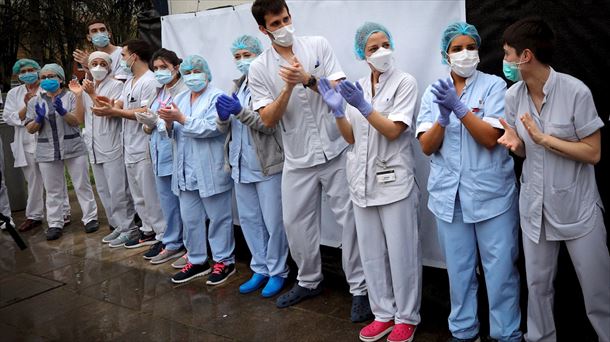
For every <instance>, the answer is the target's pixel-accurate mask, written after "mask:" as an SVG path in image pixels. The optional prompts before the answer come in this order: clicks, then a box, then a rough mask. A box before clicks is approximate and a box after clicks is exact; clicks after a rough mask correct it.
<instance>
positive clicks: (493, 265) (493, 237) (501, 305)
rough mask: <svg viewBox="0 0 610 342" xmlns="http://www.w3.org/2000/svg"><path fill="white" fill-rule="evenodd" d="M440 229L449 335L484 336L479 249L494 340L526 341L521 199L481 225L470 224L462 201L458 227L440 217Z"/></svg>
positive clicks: (458, 208) (455, 217) (457, 206)
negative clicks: (481, 333) (520, 262)
mask: <svg viewBox="0 0 610 342" xmlns="http://www.w3.org/2000/svg"><path fill="white" fill-rule="evenodd" d="M436 224H437V227H438V239H439V243H440V245H441V250H442V251H443V253H444V255H445V260H446V263H447V272H448V273H449V287H450V294H451V313H450V314H449V330H450V331H451V333H452V334H453V336H454V337H457V338H460V339H468V338H473V337H475V336H476V335H477V334H478V333H479V320H478V318H477V289H478V282H477V277H476V267H477V259H478V258H477V249H478V253H480V254H481V261H482V263H483V265H482V266H483V271H484V272H485V283H486V285H487V297H488V300H489V323H490V335H491V337H492V338H494V339H497V340H498V341H516V342H517V341H521V331H520V330H519V325H520V322H521V311H520V308H519V271H518V270H517V267H516V264H515V263H516V260H517V257H518V254H519V244H518V229H519V213H518V205H517V196H516V194H515V200H514V201H513V204H512V206H511V207H510V209H509V210H508V211H506V212H504V213H502V214H500V215H498V216H496V217H494V218H491V219H488V220H485V221H482V222H477V223H464V221H463V218H462V209H461V205H460V201H459V197H456V204H455V211H454V215H453V222H452V223H448V222H445V221H442V220H439V219H438V218H437V219H436ZM477 247H478V248H477Z"/></svg>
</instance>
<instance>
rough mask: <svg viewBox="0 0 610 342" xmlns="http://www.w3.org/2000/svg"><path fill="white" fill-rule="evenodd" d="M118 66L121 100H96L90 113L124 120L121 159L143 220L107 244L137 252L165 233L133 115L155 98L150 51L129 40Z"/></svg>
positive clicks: (147, 158) (144, 144) (141, 134)
mask: <svg viewBox="0 0 610 342" xmlns="http://www.w3.org/2000/svg"><path fill="white" fill-rule="evenodd" d="M121 56H122V57H121V58H122V59H121V65H122V67H123V70H124V71H125V72H126V73H128V74H129V75H130V77H129V79H128V80H127V82H125V85H124V86H123V92H122V93H121V100H119V101H114V100H112V99H101V98H98V99H97V106H96V107H93V109H92V110H93V113H94V114H96V115H101V116H116V117H120V118H122V120H123V134H122V138H123V155H124V158H125V165H126V168H127V182H128V184H129V190H130V191H131V195H132V197H133V201H134V205H135V209H136V212H138V214H139V216H140V218H141V219H142V227H141V228H140V231H139V232H138V230H137V228H131V229H129V231H125V232H120V234H118V235H117V236H116V238H115V239H114V240H112V241H110V242H109V243H108V245H109V246H110V247H126V248H139V247H143V246H152V245H154V244H156V243H157V242H158V241H161V238H162V237H163V232H164V231H165V218H164V217H163V213H162V212H161V205H160V203H159V195H158V194H157V187H156V182H155V175H154V173H153V170H152V163H151V160H150V154H149V152H148V150H149V148H148V141H149V139H150V136H149V135H148V134H146V133H144V131H143V129H142V124H141V123H139V122H137V121H136V116H135V113H136V112H138V111H146V110H147V108H148V104H149V103H151V102H152V101H153V99H154V98H155V97H156V96H157V87H158V84H159V83H157V81H156V80H155V75H154V73H153V72H152V71H150V69H149V67H148V62H149V61H150V58H151V57H152V49H151V47H150V45H149V44H148V43H146V42H145V41H143V40H129V41H127V42H125V43H124V44H123V49H122V50H121Z"/></svg>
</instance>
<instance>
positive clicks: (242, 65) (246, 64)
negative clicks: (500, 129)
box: [235, 58, 254, 75]
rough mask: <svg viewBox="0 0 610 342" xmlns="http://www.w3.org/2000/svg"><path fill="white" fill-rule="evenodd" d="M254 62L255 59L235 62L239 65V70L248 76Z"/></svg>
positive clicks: (243, 59)
mask: <svg viewBox="0 0 610 342" xmlns="http://www.w3.org/2000/svg"><path fill="white" fill-rule="evenodd" d="M252 61H254V58H242V59H240V60H238V61H237V62H235V64H237V69H238V70H239V71H241V73H242V74H244V75H247V74H248V70H249V69H250V64H252Z"/></svg>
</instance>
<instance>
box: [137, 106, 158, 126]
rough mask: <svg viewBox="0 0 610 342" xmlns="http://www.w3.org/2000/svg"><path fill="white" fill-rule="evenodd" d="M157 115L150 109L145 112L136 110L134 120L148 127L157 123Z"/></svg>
mask: <svg viewBox="0 0 610 342" xmlns="http://www.w3.org/2000/svg"><path fill="white" fill-rule="evenodd" d="M158 119H159V116H158V115H157V113H154V112H153V111H151V110H147V111H145V112H136V120H137V121H138V122H139V123H141V124H143V125H146V126H148V127H155V126H156V125H157V120H158Z"/></svg>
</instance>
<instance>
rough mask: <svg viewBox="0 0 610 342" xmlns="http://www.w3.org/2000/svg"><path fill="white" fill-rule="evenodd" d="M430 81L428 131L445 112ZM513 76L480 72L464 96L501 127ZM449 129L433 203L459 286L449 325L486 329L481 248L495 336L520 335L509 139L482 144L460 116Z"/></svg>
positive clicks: (424, 106)
mask: <svg viewBox="0 0 610 342" xmlns="http://www.w3.org/2000/svg"><path fill="white" fill-rule="evenodd" d="M430 89H431V87H428V88H427V89H426V91H425V93H424V95H423V97H422V103H421V109H420V112H419V116H418V118H417V132H416V134H419V133H421V132H424V131H426V130H428V129H429V128H430V127H432V125H433V124H434V122H435V121H436V120H437V118H438V116H439V108H438V105H437V104H435V103H433V102H432V100H433V99H434V95H433V94H432V92H431V91H430ZM505 93H506V83H505V82H504V81H503V80H502V79H500V78H499V77H496V76H493V75H488V74H485V73H482V72H480V71H476V72H475V74H473V75H472V76H471V77H470V78H468V79H467V80H466V86H465V87H464V90H463V92H462V94H461V97H460V100H461V101H462V102H463V103H464V104H466V105H467V106H468V108H469V109H470V111H471V112H472V113H473V114H474V115H477V116H478V117H480V118H481V119H482V120H483V121H485V122H487V123H489V124H490V125H492V126H493V127H496V128H499V129H502V126H501V125H500V123H499V120H498V119H499V118H501V117H504V94H505ZM450 120H451V121H450V124H449V125H448V126H447V127H446V128H445V136H444V138H443V143H442V145H441V147H440V149H439V150H438V151H437V152H436V153H434V155H433V156H432V160H431V165H430V176H429V179H428V192H429V194H430V196H429V201H428V208H429V209H430V210H431V211H432V213H433V214H434V215H435V216H436V223H437V227H438V235H439V242H440V245H441V248H442V250H443V252H444V254H445V259H446V262H447V272H448V273H449V283H450V291H451V314H450V315H449V329H450V330H451V333H452V334H453V336H454V337H457V338H461V339H467V338H473V337H475V336H476V335H477V334H478V333H479V322H478V318H477V288H478V283H477V279H476V276H475V271H476V266H477V248H478V253H480V254H481V260H482V263H483V265H482V267H483V270H484V271H485V280H486V284H487V293H488V299H489V311H490V314H489V315H490V319H489V320H490V335H491V337H492V338H495V339H497V340H499V341H520V340H521V332H520V330H519V324H520V321H521V313H520V309H519V273H518V271H517V268H516V265H515V262H516V259H517V256H518V243H517V236H518V224H519V213H518V205H517V204H516V203H517V202H516V199H517V191H516V186H515V176H514V171H513V161H512V158H511V157H510V156H509V155H508V151H507V150H506V149H505V148H504V147H502V146H499V145H497V146H495V147H494V148H492V149H487V148H485V147H484V146H483V145H480V144H479V143H477V142H476V141H475V140H474V138H473V137H472V135H470V133H469V132H468V130H467V129H466V128H465V127H464V126H463V125H462V123H461V121H460V120H459V119H457V117H456V116H455V115H451V119H450Z"/></svg>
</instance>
